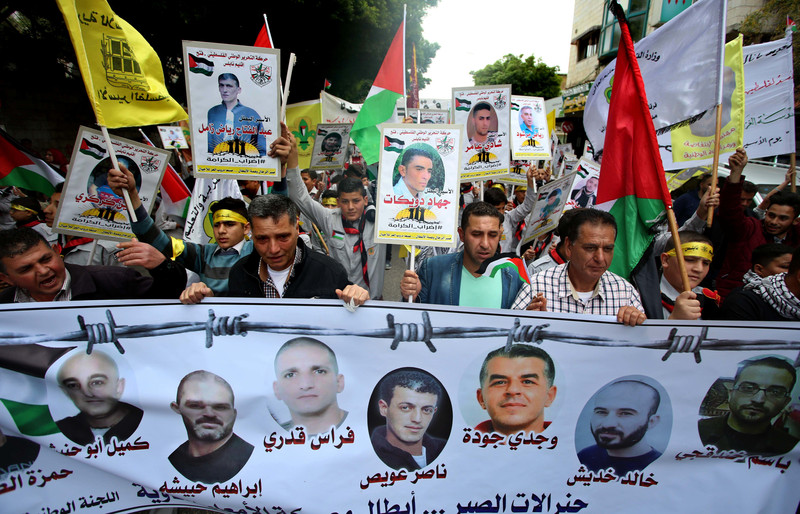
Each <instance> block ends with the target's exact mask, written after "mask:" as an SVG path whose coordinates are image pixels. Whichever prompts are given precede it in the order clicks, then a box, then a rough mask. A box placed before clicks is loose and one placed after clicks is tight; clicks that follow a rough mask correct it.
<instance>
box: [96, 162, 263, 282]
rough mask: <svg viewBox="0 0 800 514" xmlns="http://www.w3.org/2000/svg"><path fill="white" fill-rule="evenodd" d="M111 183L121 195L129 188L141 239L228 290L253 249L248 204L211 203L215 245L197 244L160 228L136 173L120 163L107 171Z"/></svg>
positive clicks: (135, 228)
mask: <svg viewBox="0 0 800 514" xmlns="http://www.w3.org/2000/svg"><path fill="white" fill-rule="evenodd" d="M108 185H109V186H110V187H111V188H112V189H113V190H114V192H115V193H116V194H118V195H120V196H122V190H123V189H127V191H128V194H129V195H130V197H131V203H132V204H133V208H134V209H135V210H136V218H137V221H136V222H134V223H132V224H131V228H132V229H133V233H134V234H136V237H138V238H139V240H140V241H143V242H145V243H148V244H150V245H151V246H153V247H155V248H156V249H157V250H158V251H160V252H161V253H162V254H164V255H165V256H166V257H168V258H170V259H173V260H174V261H175V262H177V263H178V264H181V265H182V266H184V267H186V269H189V270H192V271H194V272H195V273H197V274H198V275H200V281H201V282H203V283H205V284H206V285H207V286H208V287H209V288H210V289H211V290H212V291H214V293H215V294H216V295H220V294H224V293H226V292H227V291H228V274H229V273H230V271H231V268H232V267H233V265H234V264H236V261H238V260H239V259H241V258H242V257H246V256H248V255H250V254H251V253H252V252H253V243H252V242H251V241H250V240H249V239H247V236H248V234H249V233H250V222H249V221H248V219H247V205H245V203H244V202H243V201H242V200H239V199H236V198H223V199H222V200H219V201H218V202H216V203H214V204H212V205H211V207H210V208H209V211H211V215H212V220H213V223H214V239H215V240H216V244H197V243H190V242H188V241H184V240H182V239H176V238H171V237H169V236H167V235H166V234H165V233H164V232H162V231H161V229H159V228H158V227H157V226H156V225H155V223H154V222H153V220H152V219H151V218H150V216H149V215H148V214H147V211H146V210H145V208H144V207H143V206H142V202H141V200H140V199H139V193H138V191H137V190H136V183H135V181H134V178H133V174H132V173H131V172H130V171H128V169H127V168H126V167H125V166H123V165H122V164H120V169H119V170H117V169H112V170H109V172H108Z"/></svg>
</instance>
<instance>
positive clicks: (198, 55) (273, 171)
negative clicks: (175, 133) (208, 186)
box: [183, 41, 281, 180]
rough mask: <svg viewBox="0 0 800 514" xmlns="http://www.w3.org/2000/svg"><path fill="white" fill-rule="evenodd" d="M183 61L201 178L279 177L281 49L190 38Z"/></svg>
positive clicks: (194, 153) (196, 170)
mask: <svg viewBox="0 0 800 514" xmlns="http://www.w3.org/2000/svg"><path fill="white" fill-rule="evenodd" d="M183 60H184V74H185V77H186V97H187V98H188V101H189V120H190V124H191V127H192V141H194V144H193V145H192V158H193V161H194V174H195V176H197V177H207V178H212V177H218V178H229V179H252V180H269V179H276V178H278V177H279V176H280V169H279V168H280V166H279V164H280V161H279V159H277V158H273V157H269V156H267V151H268V149H269V145H270V144H272V142H273V141H275V140H276V139H277V138H278V137H279V136H280V120H278V117H279V115H280V114H279V111H280V70H281V67H280V51H279V50H274V49H268V48H256V47H249V46H236V45H222V44H217V43H201V42H196V41H184V42H183Z"/></svg>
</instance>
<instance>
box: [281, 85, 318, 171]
mask: <svg viewBox="0 0 800 514" xmlns="http://www.w3.org/2000/svg"><path fill="white" fill-rule="evenodd" d="M321 119H322V112H321V110H320V106H319V100H309V101H308V102H300V103H296V104H289V105H287V106H286V126H287V127H289V131H290V132H291V133H292V134H294V137H295V138H296V139H297V156H298V158H299V164H300V169H303V168H308V167H309V166H310V165H311V153H312V151H313V150H314V141H315V140H316V138H317V124H319V123H320V120H321Z"/></svg>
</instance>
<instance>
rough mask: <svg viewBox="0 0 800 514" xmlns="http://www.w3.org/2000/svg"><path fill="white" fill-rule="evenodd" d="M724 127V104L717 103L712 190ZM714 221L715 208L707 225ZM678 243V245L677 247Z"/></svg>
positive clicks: (709, 211)
mask: <svg viewBox="0 0 800 514" xmlns="http://www.w3.org/2000/svg"><path fill="white" fill-rule="evenodd" d="M721 128H722V104H721V103H719V104H717V126H716V130H714V160H713V161H712V162H711V192H712V193H713V192H714V191H715V190H716V189H717V168H718V167H719V138H720V134H719V133H720V130H721ZM713 222H714V209H709V210H708V217H707V218H706V225H708V226H709V227H710V226H711V224H712V223H713ZM677 246H678V245H676V247H677Z"/></svg>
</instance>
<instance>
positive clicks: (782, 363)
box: [733, 357, 797, 391]
mask: <svg viewBox="0 0 800 514" xmlns="http://www.w3.org/2000/svg"><path fill="white" fill-rule="evenodd" d="M751 366H766V367H768V368H774V369H782V370H784V371H787V372H788V373H789V374H790V375H792V385H791V386H789V391H791V390H792V389H794V384H795V383H796V382H797V370H796V369H795V368H794V366H792V363H790V362H789V361H787V360H786V359H782V358H780V357H761V358H760V359H748V360H746V361H744V362H741V363H740V364H739V367H738V368H736V375H735V376H734V377H733V383H734V384H736V382H738V381H739V375H741V374H742V372H743V371H744V370H746V369H747V368H749V367H751Z"/></svg>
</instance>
